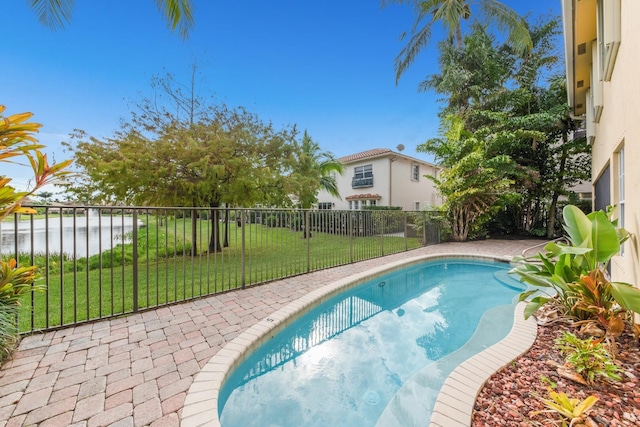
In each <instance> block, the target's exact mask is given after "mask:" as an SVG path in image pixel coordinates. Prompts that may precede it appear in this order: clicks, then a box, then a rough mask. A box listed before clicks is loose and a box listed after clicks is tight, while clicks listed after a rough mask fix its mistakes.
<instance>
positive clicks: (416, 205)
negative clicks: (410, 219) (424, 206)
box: [413, 202, 420, 211]
mask: <svg viewBox="0 0 640 427" xmlns="http://www.w3.org/2000/svg"><path fill="white" fill-rule="evenodd" d="M413 210H414V211H419V210H420V202H413Z"/></svg>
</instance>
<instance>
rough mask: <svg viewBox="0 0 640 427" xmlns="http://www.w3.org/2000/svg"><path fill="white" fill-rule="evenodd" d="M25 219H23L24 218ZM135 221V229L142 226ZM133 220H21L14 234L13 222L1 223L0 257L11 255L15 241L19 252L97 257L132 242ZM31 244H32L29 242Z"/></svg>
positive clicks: (57, 217)
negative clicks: (47, 251) (117, 246)
mask: <svg viewBox="0 0 640 427" xmlns="http://www.w3.org/2000/svg"><path fill="white" fill-rule="evenodd" d="M23 218H24V217H23ZM143 225H144V224H143V223H142V222H141V221H138V227H141V226H143ZM133 226H134V224H133V218H132V217H130V216H109V215H103V216H98V215H96V214H91V213H90V214H89V216H88V217H86V216H76V217H75V218H74V217H70V216H64V217H62V220H61V219H60V217H59V216H57V215H55V216H54V215H52V216H51V217H49V220H48V222H47V220H46V219H35V220H33V221H30V220H22V221H19V222H18V229H17V232H16V229H15V224H14V222H13V221H10V222H9V221H5V222H0V255H7V254H9V255H13V254H14V253H15V244H16V240H17V242H18V252H20V253H30V252H31V248H32V245H33V250H34V252H35V253H36V254H44V253H45V250H46V247H47V245H48V247H49V253H50V254H54V253H58V254H59V253H65V254H67V255H69V256H73V255H75V256H77V257H80V258H82V257H86V256H91V255H96V254H99V253H100V252H102V251H105V250H108V249H111V248H112V247H115V246H116V245H118V244H120V243H127V242H128V241H130V240H131V236H130V234H129V233H131V232H132V231H133ZM32 242H33V243H32Z"/></svg>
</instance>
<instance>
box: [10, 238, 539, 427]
mask: <svg viewBox="0 0 640 427" xmlns="http://www.w3.org/2000/svg"><path fill="white" fill-rule="evenodd" d="M540 243H541V241H539V240H486V241H479V242H467V243H445V244H441V245H436V246H429V247H426V248H421V249H417V250H413V251H409V252H403V253H400V254H395V255H390V256H387V257H383V258H377V259H373V260H368V261H363V262H360V263H357V264H351V265H346V266H342V267H336V268H332V269H328V270H323V271H318V272H314V273H310V274H306V275H302V276H297V277H293V278H289V279H284V280H279V281H275V282H271V283H267V284H264V285H260V286H255V287H252V288H248V289H245V290H238V291H232V292H228V293H225V294H220V295H214V296H210V297H207V298H203V299H199V300H196V301H191V302H186V303H181V304H176V305H172V306H168V307H163V308H159V309H156V310H151V311H146V312H143V313H138V314H133V315H130V316H126V317H122V318H118V319H114V320H105V321H100V322H95V323H89V324H85V325H81V326H77V327H71V328H66V329H61V330H58V331H53V332H47V333H43V334H35V335H32V336H28V337H25V338H24V339H23V340H22V342H21V343H20V347H19V348H18V350H17V351H16V353H15V354H14V355H13V358H12V359H11V360H9V361H7V362H5V364H4V365H3V366H2V368H1V369H0V427H9V426H12V427H13V426H36V425H37V426H41V427H45V426H87V427H94V426H153V427H160V426H178V425H179V424H180V416H181V411H182V407H183V405H184V401H185V396H186V393H187V390H188V389H189V387H190V386H191V383H192V382H193V379H194V377H195V375H196V374H198V372H200V369H201V368H202V367H203V366H204V365H205V364H206V363H207V361H208V360H209V359H210V358H211V356H213V355H214V354H215V353H217V352H218V351H219V350H220V349H221V348H222V347H223V346H224V345H225V344H226V343H227V342H229V341H231V340H232V339H233V338H235V337H236V336H237V335H238V334H239V333H241V332H242V331H244V330H246V329H247V328H249V327H250V326H252V325H253V324H255V323H256V322H258V321H259V320H261V319H263V318H265V317H267V316H268V315H269V314H271V313H273V312H274V311H276V310H278V309H280V308H281V307H283V306H284V305H286V304H288V303H289V302H291V301H294V300H296V299H297V298H299V297H301V296H303V295H305V294H306V293H308V292H310V291H311V290H314V289H317V288H318V287H321V286H323V285H326V284H329V283H331V282H332V281H335V280H337V279H341V278H344V277H346V276H349V275H351V274H355V273H359V272H363V271H367V270H368V269H370V268H372V267H373V266H380V265H381V264H384V263H386V262H392V261H398V260H402V259H405V258H412V257H415V256H418V255H426V254H439V253H452V254H453V253H456V254H469V255H479V254H483V255H491V256H499V257H502V256H513V255H519V254H520V253H521V252H522V250H523V249H525V248H528V247H531V246H534V245H536V244H540Z"/></svg>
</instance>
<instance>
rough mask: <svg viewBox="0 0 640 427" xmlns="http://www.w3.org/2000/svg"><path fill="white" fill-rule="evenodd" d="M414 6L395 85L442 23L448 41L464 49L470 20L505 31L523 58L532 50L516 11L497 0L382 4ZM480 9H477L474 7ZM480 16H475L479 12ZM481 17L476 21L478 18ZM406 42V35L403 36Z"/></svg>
mask: <svg viewBox="0 0 640 427" xmlns="http://www.w3.org/2000/svg"><path fill="white" fill-rule="evenodd" d="M390 3H411V4H413V5H414V6H415V8H416V11H417V14H418V16H417V18H416V21H415V23H414V24H413V27H412V29H411V38H410V39H409V42H408V43H407V45H406V46H405V47H404V48H403V49H402V51H401V52H400V54H399V55H398V56H397V57H396V59H395V69H396V83H397V82H398V81H399V80H400V77H401V76H402V74H403V73H404V72H405V71H406V70H407V69H408V68H409V66H410V65H411V64H412V63H413V61H414V60H415V59H416V57H417V56H418V54H419V53H420V51H421V50H422V48H424V47H425V46H426V45H427V43H428V42H429V39H430V38H431V28H432V27H433V25H434V24H436V23H441V24H443V25H444V27H445V28H446V29H447V30H448V33H449V39H450V40H455V43H456V45H457V46H461V45H462V23H463V22H464V21H466V20H468V19H469V18H474V19H473V21H479V22H482V23H484V24H486V25H489V24H495V26H496V27H497V28H498V29H499V30H501V31H502V30H506V32H507V33H508V40H509V42H510V43H511V45H512V46H513V49H514V50H515V51H517V52H519V53H521V54H524V53H525V52H527V51H529V50H530V49H531V46H532V42H531V36H530V35H529V31H528V29H527V25H526V22H525V21H524V19H523V18H522V17H521V16H520V15H518V14H517V13H516V12H515V11H514V10H513V9H511V8H510V7H509V6H507V5H506V4H504V3H502V2H499V1H496V0H476V1H469V0H383V1H382V4H383V5H386V4H390ZM476 5H477V9H476V8H475V7H474V6H476ZM476 10H477V12H478V13H475V14H474V13H473V12H474V11H476ZM476 17H478V19H477V20H476V19H475V18H476ZM402 37H403V38H404V34H403V36H402Z"/></svg>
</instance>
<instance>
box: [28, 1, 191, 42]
mask: <svg viewBox="0 0 640 427" xmlns="http://www.w3.org/2000/svg"><path fill="white" fill-rule="evenodd" d="M154 1H155V3H156V6H157V7H158V10H160V12H161V13H162V15H164V17H165V18H166V20H167V25H168V26H169V28H171V30H174V31H175V30H176V28H177V29H178V34H179V35H180V37H183V38H184V37H187V36H188V34H189V31H190V30H191V28H192V27H193V25H194V21H193V14H192V12H191V9H192V7H191V0H154ZM74 3H75V2H74V0H30V1H29V5H30V6H31V8H32V9H33V11H34V12H35V13H36V15H37V17H38V19H39V20H40V22H42V23H43V24H44V25H46V26H47V27H49V28H52V29H58V28H64V26H65V25H66V24H67V23H69V22H70V21H71V16H72V15H73V8H74V6H75V5H74Z"/></svg>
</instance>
